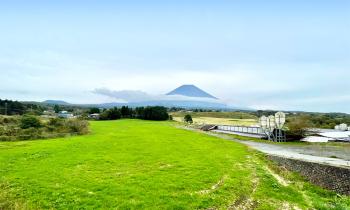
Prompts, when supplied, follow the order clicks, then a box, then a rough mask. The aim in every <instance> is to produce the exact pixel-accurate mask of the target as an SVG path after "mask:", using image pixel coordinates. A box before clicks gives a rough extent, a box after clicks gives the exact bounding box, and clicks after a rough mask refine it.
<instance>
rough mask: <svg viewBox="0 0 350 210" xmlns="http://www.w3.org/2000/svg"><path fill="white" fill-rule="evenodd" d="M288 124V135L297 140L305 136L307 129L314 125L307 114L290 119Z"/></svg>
mask: <svg viewBox="0 0 350 210" xmlns="http://www.w3.org/2000/svg"><path fill="white" fill-rule="evenodd" d="M286 126H287V128H288V130H287V132H286V134H287V137H288V136H289V137H288V138H293V139H295V140H299V139H301V138H303V137H305V134H306V132H307V129H308V128H311V127H313V125H312V123H311V120H310V117H309V116H306V115H302V116H298V117H292V118H290V119H288V122H287V124H286Z"/></svg>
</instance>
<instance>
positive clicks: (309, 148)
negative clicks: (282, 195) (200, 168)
mask: <svg viewBox="0 0 350 210" xmlns="http://www.w3.org/2000/svg"><path fill="white" fill-rule="evenodd" d="M219 132H220V131H213V132H207V133H208V134H210V135H214V136H218V137H221V138H225V139H228V140H233V141H236V142H239V143H242V144H245V145H248V146H250V147H252V148H254V149H256V150H258V151H261V152H263V153H266V154H271V155H277V156H282V157H286V158H293V159H298V160H304V161H308V162H316V163H323V164H328V165H333V166H341V167H347V168H350V146H349V145H345V146H344V147H342V146H334V145H327V144H322V145H320V144H311V145H310V144H305V145H300V144H298V145H286V144H270V143H260V142H254V141H242V140H237V139H234V138H233V137H230V136H229V135H225V134H221V133H219ZM225 133H227V132H225Z"/></svg>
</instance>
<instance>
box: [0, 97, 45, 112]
mask: <svg viewBox="0 0 350 210" xmlns="http://www.w3.org/2000/svg"><path fill="white" fill-rule="evenodd" d="M42 111H43V107H41V106H39V105H37V104H25V103H21V102H18V101H11V100H1V99H0V115H23V114H25V113H29V112H32V113H33V114H40V113H41V112H42Z"/></svg>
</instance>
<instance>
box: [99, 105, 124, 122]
mask: <svg viewBox="0 0 350 210" xmlns="http://www.w3.org/2000/svg"><path fill="white" fill-rule="evenodd" d="M121 117H122V114H121V112H120V110H119V109H118V108H116V107H115V108H113V109H108V110H105V111H104V112H102V113H101V115H100V120H117V119H120V118H121Z"/></svg>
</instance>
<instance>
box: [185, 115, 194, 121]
mask: <svg viewBox="0 0 350 210" xmlns="http://www.w3.org/2000/svg"><path fill="white" fill-rule="evenodd" d="M184 121H185V122H186V123H193V120H192V116H191V115H189V114H186V115H185V117H184Z"/></svg>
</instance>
